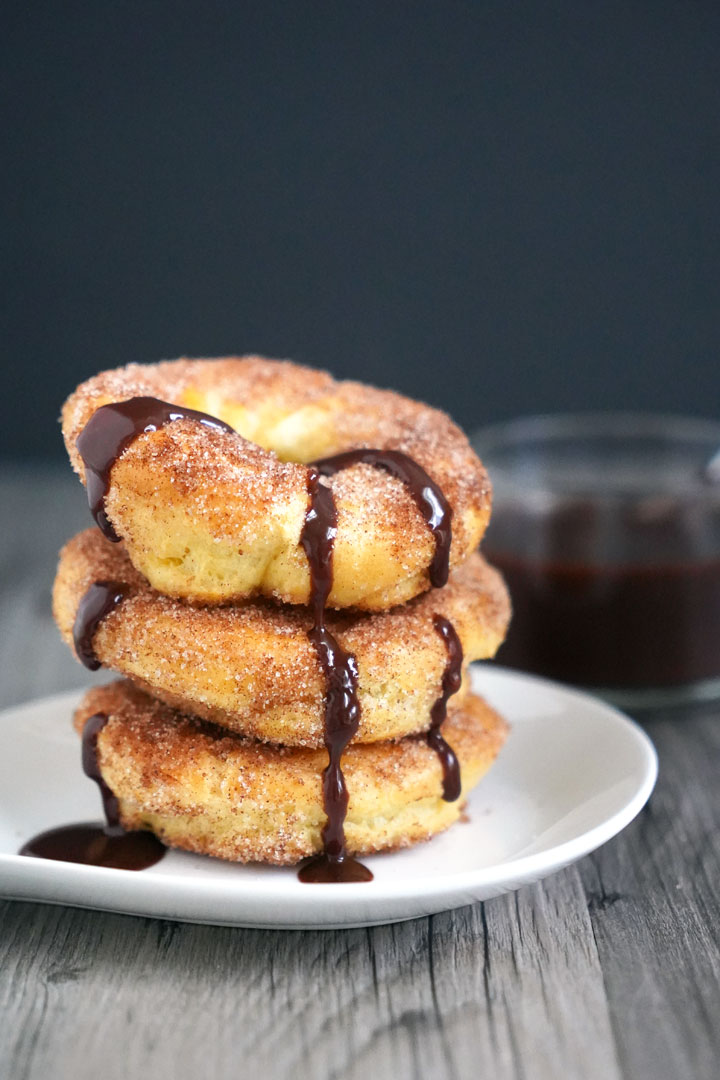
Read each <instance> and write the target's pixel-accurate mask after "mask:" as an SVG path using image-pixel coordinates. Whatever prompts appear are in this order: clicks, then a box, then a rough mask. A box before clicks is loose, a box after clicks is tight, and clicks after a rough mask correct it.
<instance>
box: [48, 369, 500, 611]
mask: <svg viewBox="0 0 720 1080" xmlns="http://www.w3.org/2000/svg"><path fill="white" fill-rule="evenodd" d="M138 398H142V399H145V401H146V403H145V404H143V405H137V403H136V402H134V404H133V405H130V404H129V403H130V401H131V400H133V399H138ZM147 399H160V402H158V401H155V406H156V407H157V406H158V405H159V404H162V403H167V402H169V403H171V405H172V406H176V407H177V408H176V409H175V410H174V411H173V410H168V408H167V405H163V408H164V410H165V411H164V413H163V415H162V416H161V417H160V413H158V411H157V408H156V409H155V412H154V413H153V406H149V405H147ZM113 403H127V404H125V405H124V406H123V407H122V408H124V410H125V411H124V412H122V410H121V412H118V411H117V410H115V411H113V409H112V404H113ZM103 406H108V407H109V410H110V411H107V410H104V411H101V412H98V410H102V407H103ZM143 410H146V411H145V412H143ZM148 410H149V411H148ZM188 410H191V411H192V410H200V411H201V412H200V415H195V416H190V417H187V416H186V417H185V418H180V419H178V418H176V417H177V415H178V412H180V413H185V414H187V412H188ZM161 412H162V410H161ZM130 413H132V417H130V415H129V414H130ZM202 414H210V416H205V418H204V420H203V416H202ZM148 417H150V418H151V420H150V422H151V423H152V424H154V425H155V428H156V429H155V430H150V431H147V430H145V428H146V426H147V420H148ZM158 417H160V419H158ZM211 417H216V418H218V419H219V421H220V423H217V422H216V423H214V424H213V423H212V421H211V419H210V418H211ZM169 419H172V422H168V420H169ZM227 425H229V427H230V428H232V429H234V430H229V429H228V426H227ZM63 434H64V437H65V442H66V445H67V448H68V452H69V454H70V458H71V461H72V464H73V466H74V468H75V470H76V471H77V472H78V473H79V474H80V476H81V478H82V479H83V481H84V482H85V483H86V484H88V482H89V494H90V495H91V496H92V498H93V502H94V503H95V505H96V507H97V520H98V521H99V523H100V524H101V525H104V527H105V528H106V531H107V532H108V535H111V534H114V535H115V537H120V538H122V539H123V540H124V541H125V543H126V545H127V549H128V553H129V556H130V558H131V560H132V562H133V564H134V565H135V566H136V567H137V569H138V570H140V572H141V573H142V574H144V576H145V577H146V578H147V579H148V580H149V581H150V582H151V584H152V585H153V586H154V587H155V588H156V589H158V590H159V591H160V592H163V593H165V594H167V595H169V596H175V597H179V598H183V599H187V600H191V601H196V602H201V603H221V602H227V601H232V600H237V599H240V598H245V597H250V596H254V595H263V596H272V597H274V598H276V599H279V600H281V601H285V602H288V603H292V604H307V603H308V602H309V600H310V599H311V573H310V567H309V563H308V556H307V555H306V551H305V548H304V546H303V543H302V537H303V529H304V527H305V523H306V517H307V515H308V510H309V508H310V496H309V489H310V486H311V484H312V482H313V480H312V476H313V470H312V469H309V468H308V467H307V463H311V462H315V461H316V460H317V459H321V458H322V459H327V458H328V456H331V457H333V456H336V455H340V454H346V453H347V452H348V451H355V450H358V449H359V448H363V449H364V450H365V452H366V453H365V455H364V456H365V461H357V460H353V459H351V460H347V459H343V460H342V461H341V462H336V461H330V462H327V461H326V462H325V464H319V465H318V468H319V469H320V471H321V472H322V473H323V474H324V475H326V476H327V479H326V480H324V481H323V484H324V485H327V486H328V487H329V489H330V490H331V492H332V496H333V498H334V502H335V507H336V511H337V534H336V537H335V542H334V554H333V584H332V590H331V592H330V596H329V599H328V604H329V606H330V607H337V608H343V607H358V608H362V609H365V610H370V611H377V610H386V609H387V608H389V607H392V606H393V605H396V604H399V603H404V602H405V601H407V600H409V599H411V598H412V597H414V596H416V595H418V594H419V593H421V592H423V591H424V590H426V589H427V588H428V587H429V586H430V584H443V573H446V572H447V565H445V567H444V568H443V560H444V561H445V564H447V562H448V561H449V565H450V566H458V565H460V564H461V563H462V562H463V561H464V560H465V559H466V558H467V556H468V555H469V554H470V552H471V551H473V550H474V549H475V548H476V547H477V545H478V543H479V541H480V538H481V536H482V534H483V532H484V530H485V527H486V524H487V521H488V518H489V514H490V484H489V481H488V478H487V475H486V473H485V470H484V469H483V467H482V465H481V463H480V461H479V460H478V458H477V457H476V456H475V454H474V453H473V451H472V449H471V447H470V444H469V443H468V441H467V439H466V437H465V435H464V434H463V433H462V432H461V431H460V429H459V428H458V427H456V425H455V424H453V422H452V421H451V420H450V419H449V417H447V416H446V415H445V414H444V413H442V412H439V411H438V410H436V409H432V408H430V407H429V406H427V405H422V404H420V403H418V402H414V401H411V400H410V399H408V398H406V397H403V396H401V395H400V394H396V393H393V392H391V391H387V390H377V389H374V388H372V387H369V386H365V385H363V384H361V383H356V382H338V381H336V380H334V379H333V378H332V377H331V376H330V375H328V374H326V373H325V372H321V371H315V370H313V369H311V368H307V367H301V366H299V365H297V364H292V363H289V362H287V361H275V360H266V359H263V358H260V357H244V358H227V359H220V360H177V361H169V362H164V363H159V364H151V365H138V364H130V365H128V366H127V367H124V368H120V369H117V370H115V371H106V372H103V373H102V374H100V375H97V376H95V377H94V378H92V379H89V380H88V381H87V382H85V383H83V384H82V385H81V386H79V387H78V389H77V390H76V391H75V393H74V394H72V396H71V397H70V398H69V399H68V401H67V402H66V403H65V407H64V409H63ZM79 439H80V447H81V449H82V454H81V452H80V449H79V448H78V440H79ZM376 451H378V452H380V454H381V457H380V459H379V460H378V458H377V456H373V455H374V453H375V452H376ZM408 459H411V460H410V461H409V462H408ZM367 461H371V462H373V463H374V464H368V463H367ZM376 466H379V467H376ZM418 466H419V469H418ZM401 477H403V478H404V479H401ZM105 489H106V490H105ZM443 497H444V500H446V502H443ZM429 526H430V527H429ZM450 532H451V534H452V538H451V542H450Z"/></svg>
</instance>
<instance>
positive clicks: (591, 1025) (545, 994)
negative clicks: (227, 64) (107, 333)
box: [0, 469, 720, 1080]
mask: <svg viewBox="0 0 720 1080" xmlns="http://www.w3.org/2000/svg"><path fill="white" fill-rule="evenodd" d="M0 499H1V500H2V503H1V505H3V507H4V508H5V510H6V513H5V514H4V516H3V520H2V526H1V527H2V532H3V535H2V544H1V546H0V676H1V681H0V704H2V705H3V706H5V705H10V704H14V703H15V702H17V701H20V700H24V699H29V698H32V697H37V696H39V695H42V694H46V693H51V692H54V691H56V690H60V689H64V688H68V687H72V686H81V685H85V684H86V683H88V682H90V681H93V676H90V675H89V674H88V673H86V672H85V671H84V670H83V669H82V668H80V667H79V666H78V665H77V664H76V663H75V662H74V661H73V659H72V658H71V657H70V655H69V653H68V652H67V650H66V649H65V648H64V646H63V645H62V644H61V642H60V641H59V638H58V636H57V634H56V632H55V630H54V627H53V626H52V623H51V619H50V609H49V588H50V583H51V580H52V574H53V572H54V566H55V560H56V553H57V549H58V548H59V546H60V544H61V543H62V541H63V540H64V539H65V538H66V537H67V536H68V535H69V534H70V533H71V532H72V531H74V530H76V529H78V528H81V527H83V526H84V525H85V523H86V520H87V518H86V510H85V508H84V505H83V500H82V493H81V492H80V491H79V490H78V485H77V483H76V482H74V481H73V480H72V478H71V477H70V476H69V475H67V474H62V475H60V474H57V473H52V472H41V471H39V470H30V469H28V470H14V471H13V472H12V473H11V472H8V471H6V472H4V473H0ZM33 657H34V658H35V660H34V661H33V660H32V658H33ZM719 721H720V712H719V711H718V710H717V709H715V708H710V707H707V708H704V709H696V710H692V711H686V712H685V713H681V714H677V715H673V716H671V715H668V716H666V717H662V718H658V719H656V720H654V721H652V720H651V721H649V723H648V726H649V730H650V734H651V735H652V737H653V738H654V739H655V742H656V745H657V746H658V750H659V752H660V759H661V777H660V781H659V784H658V788H657V790H656V793H655V794H654V796H653V798H652V801H651V805H650V808H649V810H648V811H646V812H645V813H643V814H642V815H641V816H640V818H639V819H638V820H637V821H636V822H634V823H633V824H632V825H631V826H630V827H629V828H628V829H626V830H625V832H624V833H623V834H622V835H621V836H619V837H618V838H616V839H615V840H614V841H612V842H611V843H609V844H606V845H605V847H603V848H602V849H600V851H598V852H596V853H595V854H594V855H592V856H590V857H589V858H587V859H584V860H583V861H582V862H581V863H579V864H577V865H576V866H574V867H571V868H569V869H568V870H565V871H564V872H562V873H560V874H557V875H555V876H554V877H552V878H550V879H548V880H547V881H545V882H543V883H541V884H538V885H535V886H532V887H528V888H525V889H522V890H521V891H520V892H518V893H515V894H511V895H508V896H505V897H500V898H498V899H497V900H493V901H489V902H487V903H485V904H476V905H474V906H472V907H468V908H463V909H460V910H458V911H454V912H448V913H445V914H442V915H436V916H434V917H431V918H427V919H418V920H415V921H413V922H409V923H400V924H396V925H394V926H383V927H376V928H373V929H369V930H348V931H331V932H314V931H313V932H310V931H303V932H286V931H277V932H273V931H261V930H238V929H227V928H220V927H203V926H193V925H189V924H180V923H170V922H165V921H162V920H153V919H140V918H133V917H129V916H120V915H107V914H102V913H98V912H88V911H77V910H73V909H69V908H62V907H51V906H48V905H40V904H26V903H11V902H0V1076H2V1077H3V1078H5V1077H7V1078H9V1080H41V1078H42V1080H46V1078H48V1077H53V1078H59V1080H64V1078H66V1077H67V1078H68V1080H69V1078H71V1077H72V1078H76V1080H85V1078H87V1080H90V1078H92V1080H97V1078H98V1077H102V1078H103V1080H130V1078H133V1080H134V1078H136V1077H139V1076H152V1077H154V1078H157V1080H165V1078H168V1080H169V1078H173V1080H186V1078H187V1080H190V1078H193V1080H195V1078H196V1077H199V1076H203V1077H204V1076H209V1077H213V1080H216V1078H217V1080H225V1078H226V1077H227V1078H228V1080H229V1078H233V1080H235V1078H236V1077H238V1076H244V1075H256V1074H257V1075H260V1076H262V1077H263V1080H275V1078H280V1077H283V1078H285V1077H289V1076H297V1077H301V1078H302V1077H328V1078H330V1077H333V1078H338V1080H339V1078H343V1080H344V1078H350V1080H360V1078H363V1080H366V1078H367V1077H372V1078H373V1080H404V1078H415V1077H423V1078H424V1077H432V1078H438V1080H445V1078H447V1080H464V1078H465V1077H468V1078H470V1077H472V1078H473V1080H477V1078H478V1077H485V1076H491V1077H493V1078H494V1080H510V1078H519V1080H546V1078H547V1080H557V1078H558V1077H562V1078H564V1080H565V1078H575V1077H577V1078H579V1080H585V1078H587V1080H594V1078H596V1077H597V1078H598V1080H599V1078H603V1080H616V1078H624V1080H645V1078H647V1080H650V1078H652V1080H677V1078H678V1077H683V1078H686V1077H687V1078H692V1080H695V1078H697V1080H705V1078H708V1080H710V1078H711V1077H712V1078H713V1080H714V1077H715V1076H716V1075H717V1058H718V1050H719V1049H720V1047H719V1045H718V1035H717V1016H718V1012H719V1006H720V991H719V986H720V979H719V976H720V954H719V950H718V935H717V930H716V928H717V926H718V924H720V911H719V910H718V897H717V892H718V884H720V850H719V844H718V837H719V836H720V830H719V829H718V824H719V822H718V816H719V812H718V797H717V795H716V790H717V783H716V772H717V763H718V749H719V746H718V744H719V742H720V723H719Z"/></svg>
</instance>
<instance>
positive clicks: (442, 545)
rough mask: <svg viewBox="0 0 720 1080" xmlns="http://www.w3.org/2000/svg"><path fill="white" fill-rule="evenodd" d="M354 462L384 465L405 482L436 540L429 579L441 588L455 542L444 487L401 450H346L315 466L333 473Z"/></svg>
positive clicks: (328, 474)
mask: <svg viewBox="0 0 720 1080" xmlns="http://www.w3.org/2000/svg"><path fill="white" fill-rule="evenodd" d="M352 465H373V466H375V467H376V468H378V469H385V470H386V472H389V473H391V474H392V475H393V476H396V477H397V478H398V480H402V482H403V484H405V486H406V488H407V489H408V492H409V494H410V495H411V496H412V498H413V500H414V502H415V504H416V506H417V508H418V510H419V511H420V513H421V514H422V516H423V517H424V518H425V521H426V522H427V524H428V526H429V528H430V531H431V533H432V535H433V539H434V540H435V554H434V556H433V560H432V563H431V564H430V583H431V584H432V585H433V587H434V588H436V589H439V588H442V586H443V585H445V584H447V579H448V573H449V568H450V547H451V544H452V507H451V506H450V503H449V502H448V501H447V499H446V498H445V496H444V495H443V493H442V490H441V489H440V488H439V487H438V485H437V484H436V483H435V481H434V480H433V479H432V478H431V477H430V476H428V474H427V473H426V472H425V470H424V469H423V467H422V466H421V465H418V463H417V461H414V460H413V459H412V458H411V457H408V455H407V454H403V453H402V452H401V451H399V450H347V451H346V452H345V453H343V454H335V455H334V456H333V457H327V458H322V459H321V460H320V461H316V462H314V467H315V468H316V469H317V470H318V472H320V473H322V475H323V476H333V475H334V474H335V473H337V472H340V471H341V470H342V469H349V468H350V467H351V466H352Z"/></svg>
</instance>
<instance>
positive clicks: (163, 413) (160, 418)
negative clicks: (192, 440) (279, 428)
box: [75, 397, 233, 543]
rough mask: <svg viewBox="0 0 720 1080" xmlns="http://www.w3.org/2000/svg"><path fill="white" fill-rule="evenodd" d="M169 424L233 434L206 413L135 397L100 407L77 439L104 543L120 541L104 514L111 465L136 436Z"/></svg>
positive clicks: (227, 427) (91, 509)
mask: <svg viewBox="0 0 720 1080" xmlns="http://www.w3.org/2000/svg"><path fill="white" fill-rule="evenodd" d="M173 420H197V421H199V423H201V424H204V425H205V426H206V427H209V428H212V429H213V430H214V431H230V432H232V431H233V429H232V428H231V427H230V426H229V425H228V424H226V423H224V422H223V421H222V420H218V419H217V418H216V417H214V416H209V415H208V414H207V413H204V412H197V411H196V410H195V409H186V408H184V407H183V406H180V405H170V404H169V402H167V401H160V400H159V399H158V398H154V397H135V398H130V399H129V400H128V401H115V402H112V403H111V404H109V405H101V406H100V408H99V409H97V410H96V411H95V412H94V413H93V415H92V416H91V417H90V419H89V420H88V422H87V424H86V425H85V427H84V428H83V429H82V431H81V432H80V434H79V435H78V438H77V442H76V444H75V445H76V446H77V450H78V453H79V454H80V457H81V458H82V459H83V463H84V465H85V485H86V487H87V496H88V504H89V506H90V512H91V514H92V516H93V517H94V519H95V522H96V524H97V525H98V527H99V528H100V529H101V531H102V532H103V533H104V534H105V536H107V538H108V540H112V541H113V542H114V543H117V541H118V540H119V539H120V537H119V536H118V535H117V533H116V532H115V529H114V528H113V526H112V525H111V523H110V521H109V519H108V517H107V514H106V513H105V497H106V495H107V493H108V488H109V486H110V471H111V469H112V467H113V465H114V464H115V462H116V461H117V459H118V458H119V457H120V455H121V454H122V453H123V451H124V450H126V449H127V447H128V446H129V445H130V443H131V442H133V440H134V439H136V438H137V437H138V435H142V434H144V433H145V432H147V431H158V430H159V428H161V427H164V426H165V424H169V423H171V422H172V421H173Z"/></svg>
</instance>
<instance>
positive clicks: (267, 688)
mask: <svg viewBox="0 0 720 1080" xmlns="http://www.w3.org/2000/svg"><path fill="white" fill-rule="evenodd" d="M96 581H112V582H117V583H121V584H123V585H125V586H126V592H127V595H126V598H125V599H124V600H123V601H122V602H121V603H120V605H119V606H118V607H117V608H116V609H115V610H114V611H113V612H112V613H111V614H109V615H108V616H107V617H106V618H105V619H104V620H103V622H102V623H101V624H100V626H99V628H98V630H97V631H96V633H95V636H94V641H93V646H94V650H95V653H96V655H97V657H98V659H99V660H101V661H102V663H103V664H105V666H107V667H109V668H112V669H114V670H116V671H118V672H120V673H121V674H123V675H126V676H129V677H131V678H132V679H134V680H135V681H136V682H137V683H139V684H140V685H142V686H144V687H145V689H147V690H148V691H149V692H151V693H152V694H153V695H155V696H157V697H159V698H161V699H163V700H164V701H166V702H167V703H169V704H171V705H173V706H174V707H175V708H178V709H179V710H180V711H182V712H185V713H190V714H193V715H197V716H201V717H203V718H205V719H207V720H212V721H213V722H215V723H217V724H219V725H221V726H223V727H226V728H229V729H230V730H232V731H237V732H240V733H241V734H245V735H251V736H253V737H255V738H258V739H264V740H267V741H270V742H275V743H285V744H288V745H293V746H322V745H323V716H324V707H325V678H324V675H323V671H322V668H321V665H320V662H319V659H318V655H317V651H316V650H315V648H314V647H313V646H312V644H311V643H310V642H309V641H308V638H307V631H308V629H309V627H310V625H311V622H312V619H311V615H310V613H309V612H307V611H305V610H304V609H300V608H297V607H290V606H285V607H280V606H278V605H276V604H273V603H271V602H269V601H263V600H256V601H244V602H242V603H238V604H235V605H232V606H225V607H214V608H202V607H197V606H191V605H189V604H185V603H182V602H181V601H178V600H172V599H170V598H169V597H166V596H163V595H161V594H160V593H158V592H156V591H155V590H154V589H152V588H151V587H150V586H149V585H148V583H147V582H146V581H145V580H144V578H143V577H142V575H141V574H139V573H138V572H137V570H135V569H134V567H133V566H132V564H131V562H130V560H129V558H128V557H127V554H126V553H125V551H124V550H123V546H122V545H121V544H112V543H110V541H108V540H106V539H105V537H104V536H102V534H101V533H100V532H99V530H97V529H88V530H87V531H85V532H82V533H79V534H78V535H77V536H76V537H74V538H73V539H72V540H71V541H70V542H69V543H68V544H67V545H66V546H65V548H64V549H63V551H62V552H61V555H60V564H59V567H58V573H57V577H56V581H55V587H54V592H53V611H54V614H55V619H56V621H57V624H58V626H59V628H60V631H61V633H62V635H63V638H64V639H65V641H66V642H67V643H68V644H69V645H72V629H73V623H74V621H75V616H76V613H77V609H78V605H79V603H80V601H81V599H82V597H83V596H84V595H85V593H86V591H87V589H88V588H89V587H90V585H92V584H93V582H96ZM435 614H440V615H444V616H445V617H446V618H448V619H450V621H451V622H452V624H453V625H454V627H455V629H456V631H457V633H458V635H459V637H460V640H461V642H462V645H463V652H464V657H465V660H466V662H468V661H471V660H479V659H484V658H487V657H490V656H492V655H494V653H495V651H496V649H497V648H498V646H499V645H500V643H501V642H502V640H503V637H504V634H505V630H506V627H507V622H508V618H509V601H508V596H507V591H506V589H505V586H504V584H503V582H502V579H501V577H500V575H499V574H498V573H497V572H496V571H495V570H493V569H492V568H491V567H489V566H488V564H487V563H486V562H485V561H484V560H483V559H482V558H481V556H480V555H478V554H474V555H472V556H471V557H470V558H469V559H468V560H467V562H466V563H465V564H464V565H463V566H461V567H460V568H459V569H458V570H455V571H453V572H452V574H451V575H450V580H449V582H448V584H447V585H446V586H445V588H443V589H439V590H433V591H431V592H428V593H424V594H423V595H422V596H419V597H417V598H416V599H415V600H411V601H410V602H409V603H408V604H406V605H404V606H403V607H400V608H395V609H393V610H392V611H389V612H383V613H376V614H368V613H365V614H357V613H347V612H343V613H340V612H336V613H331V614H329V616H328V620H327V621H328V627H329V628H330V630H331V632H332V633H333V634H334V635H335V636H336V637H337V639H338V641H339V642H340V644H341V645H342V647H343V648H344V649H345V650H346V651H348V652H350V653H352V654H353V655H354V656H355V658H356V661H357V665H358V672H359V682H358V689H359V700H360V705H361V710H362V717H361V722H360V728H359V730H358V734H357V736H356V739H355V741H356V742H375V741H377V740H382V739H394V738H399V737H401V736H404V735H408V734H410V733H413V732H418V731H424V730H426V729H427V727H428V725H429V723H430V709H431V707H432V704H433V702H434V701H435V699H436V698H437V697H438V696H439V694H440V684H441V680H442V676H443V672H444V670H445V665H446V662H447V651H446V646H445V644H444V642H443V640H442V639H441V638H440V636H439V634H438V633H437V632H436V630H435V629H434V626H433V616H434V615H435Z"/></svg>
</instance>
